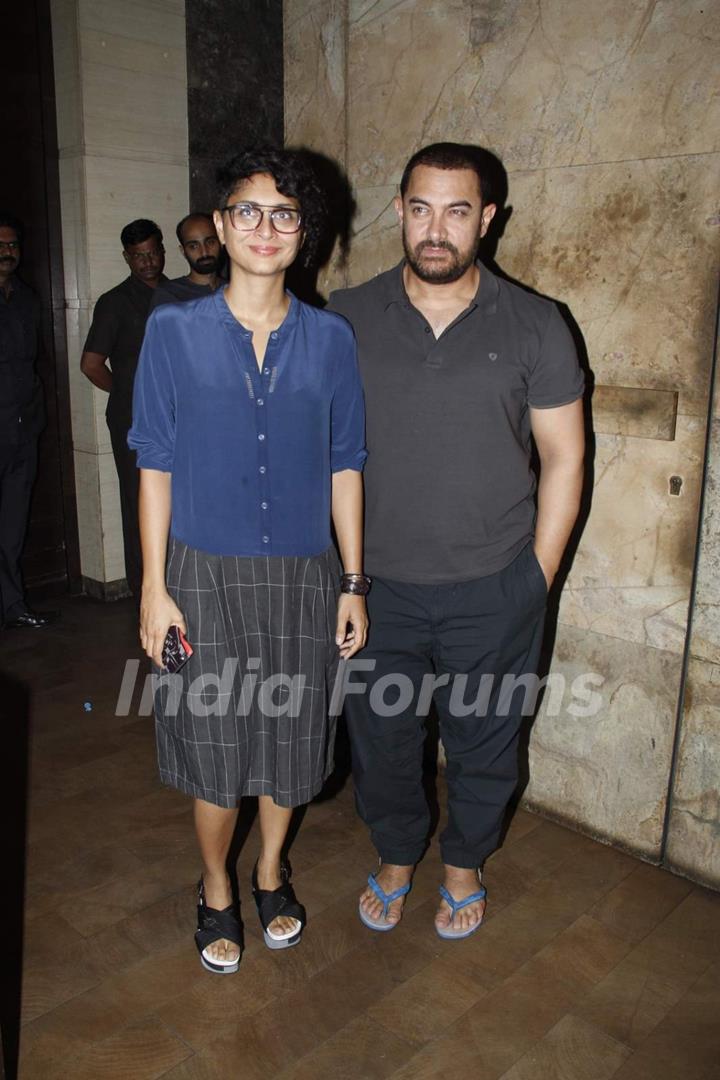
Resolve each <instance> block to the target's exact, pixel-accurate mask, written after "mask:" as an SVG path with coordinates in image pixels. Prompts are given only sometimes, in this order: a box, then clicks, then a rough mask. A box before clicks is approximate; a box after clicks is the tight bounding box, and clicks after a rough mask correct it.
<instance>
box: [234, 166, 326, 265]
mask: <svg viewBox="0 0 720 1080" xmlns="http://www.w3.org/2000/svg"><path fill="white" fill-rule="evenodd" d="M259 173H264V174H265V175H267V176H272V178H273V180H274V181H275V187H276V188H277V189H278V191H279V192H280V194H281V195H287V196H288V198H291V199H297V201H298V203H299V204H300V213H301V214H302V230H303V237H304V243H303V246H302V248H301V250H300V260H301V262H302V263H303V265H304V266H312V264H313V263H314V261H315V259H316V256H317V252H318V248H319V246H320V242H321V240H322V237H323V233H324V231H325V228H326V208H325V202H326V200H325V197H324V195H323V192H322V189H321V188H320V185H319V184H318V181H317V178H316V176H315V172H314V170H313V168H312V166H311V165H310V162H309V161H308V158H307V155H306V154H305V153H304V152H303V151H302V150H281V149H277V148H275V147H271V146H261V147H253V148H252V149H249V150H243V151H241V152H240V153H239V154H236V155H235V157H234V158H232V159H231V160H230V161H228V162H227V164H225V165H223V166H222V168H220V169H218V173H217V196H218V206H219V207H222V206H227V203H228V199H230V198H231V197H232V195H233V192H234V191H235V190H236V189H237V187H238V186H239V185H240V184H241V183H242V182H243V181H244V180H249V179H250V177H251V176H257V175H258V174H259Z"/></svg>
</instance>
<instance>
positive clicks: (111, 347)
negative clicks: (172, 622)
mask: <svg viewBox="0 0 720 1080" xmlns="http://www.w3.org/2000/svg"><path fill="white" fill-rule="evenodd" d="M120 241H121V243H122V246H123V258H124V259H125V262H126V263H127V264H128V266H129V267H130V276H129V277H127V278H126V279H125V281H123V282H121V283H120V284H119V285H116V286H115V288H114V289H110V290H109V292H106V293H103V295H102V296H101V297H100V298H99V299H98V301H97V303H96V304H95V311H94V313H93V321H92V326H91V327H90V331H89V333H88V336H87V340H86V342H85V348H84V349H83V354H82V358H81V360H80V368H81V370H82V373H83V375H86V376H87V377H88V379H89V380H90V382H91V383H93V384H94V385H95V386H97V387H99V389H100V390H105V391H106V392H107V393H108V394H109V400H108V406H107V410H106V413H105V417H106V419H107V425H108V428H109V429H110V439H111V442H112V451H113V457H114V458H115V467H116V469H117V474H118V481H119V484H120V510H121V513H122V528H123V543H124V545H125V574H126V577H127V583H128V586H129V587H130V591H131V592H132V594H133V596H134V597H136V598H137V599H139V597H140V584H141V580H142V554H141V550H140V530H139V526H138V470H137V467H136V465H135V451H134V450H130V448H129V447H128V445H127V433H128V431H129V430H130V425H131V424H132V394H133V383H134V381H135V371H136V369H137V363H138V356H139V355H140V347H141V345H142V341H143V336H144V334H145V323H146V322H147V317H148V314H149V313H150V302H151V300H152V298H153V295H154V292H155V289H156V288H157V286H158V285H159V284H160V283H161V282H162V283H164V282H166V281H167V278H166V277H165V276H164V274H163V269H164V266H165V248H164V247H163V238H162V233H161V232H160V229H159V228H158V227H157V225H156V224H155V222H154V221H148V220H147V219H145V218H140V219H138V220H137V221H132V222H130V224H129V225H126V226H125V228H124V229H123V231H122V232H121V233H120ZM108 361H109V362H110V366H109V367H108Z"/></svg>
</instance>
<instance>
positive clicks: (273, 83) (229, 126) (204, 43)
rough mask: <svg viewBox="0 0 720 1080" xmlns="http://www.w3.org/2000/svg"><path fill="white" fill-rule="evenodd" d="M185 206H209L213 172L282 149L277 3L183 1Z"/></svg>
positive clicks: (269, 0)
mask: <svg viewBox="0 0 720 1080" xmlns="http://www.w3.org/2000/svg"><path fill="white" fill-rule="evenodd" d="M185 17H186V40H187V82H188V89H187V108H188V136H189V157H190V204H191V206H192V207H193V209H212V208H213V207H214V206H215V173H216V171H217V169H218V166H220V165H222V164H224V162H225V161H227V159H228V158H230V157H232V155H233V154H235V153H237V152H238V151H239V150H240V149H242V147H243V146H253V145H258V144H268V143H270V144H272V145H282V141H283V44H282V40H283V11H282V0H185Z"/></svg>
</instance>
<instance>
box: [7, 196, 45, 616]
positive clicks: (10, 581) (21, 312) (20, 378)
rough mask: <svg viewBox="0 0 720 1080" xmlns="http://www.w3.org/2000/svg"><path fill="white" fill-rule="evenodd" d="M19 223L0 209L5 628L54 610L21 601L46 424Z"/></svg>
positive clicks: (36, 323) (35, 309)
mask: <svg viewBox="0 0 720 1080" xmlns="http://www.w3.org/2000/svg"><path fill="white" fill-rule="evenodd" d="M22 239H23V228H22V224H21V223H20V222H19V221H18V220H17V218H15V217H13V216H12V215H11V214H0V605H1V606H0V620H2V624H3V626H4V627H5V628H6V629H19V628H22V627H30V628H34V629H39V628H41V627H44V626H48V625H49V624H50V623H51V622H54V621H55V619H56V618H57V616H58V613H57V612H45V613H44V614H41V613H40V612H36V611H31V610H30V609H29V608H28V606H27V603H26V602H25V596H24V590H23V582H22V574H21V571H20V556H21V555H22V549H23V543H24V541H25V532H26V530H27V523H28V515H29V513H30V495H31V493H32V488H33V483H34V481H35V473H36V470H37V441H38V436H39V435H40V432H41V431H42V429H43V428H44V426H45V407H44V403H43V393H42V386H41V384H40V380H39V378H38V376H37V374H36V372H35V359H36V357H37V350H38V342H39V336H40V301H39V300H38V298H37V296H36V295H35V293H34V292H33V291H32V289H30V288H28V286H27V285H25V283H24V282H22V281H21V280H20V279H19V278H18V277H17V275H16V273H15V271H16V270H17V268H18V266H19V264H20V255H21V248H22Z"/></svg>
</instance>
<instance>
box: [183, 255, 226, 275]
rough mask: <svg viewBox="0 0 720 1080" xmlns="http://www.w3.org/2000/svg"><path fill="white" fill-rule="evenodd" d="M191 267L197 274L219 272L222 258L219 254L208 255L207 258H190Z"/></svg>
mask: <svg viewBox="0 0 720 1080" xmlns="http://www.w3.org/2000/svg"><path fill="white" fill-rule="evenodd" d="M188 262H189V263H190V269H191V270H194V271H195V273H196V274H217V272H218V267H219V266H220V260H219V259H218V258H217V256H212V255H208V256H207V258H205V259H193V260H192V261H191V260H190V259H188Z"/></svg>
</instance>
